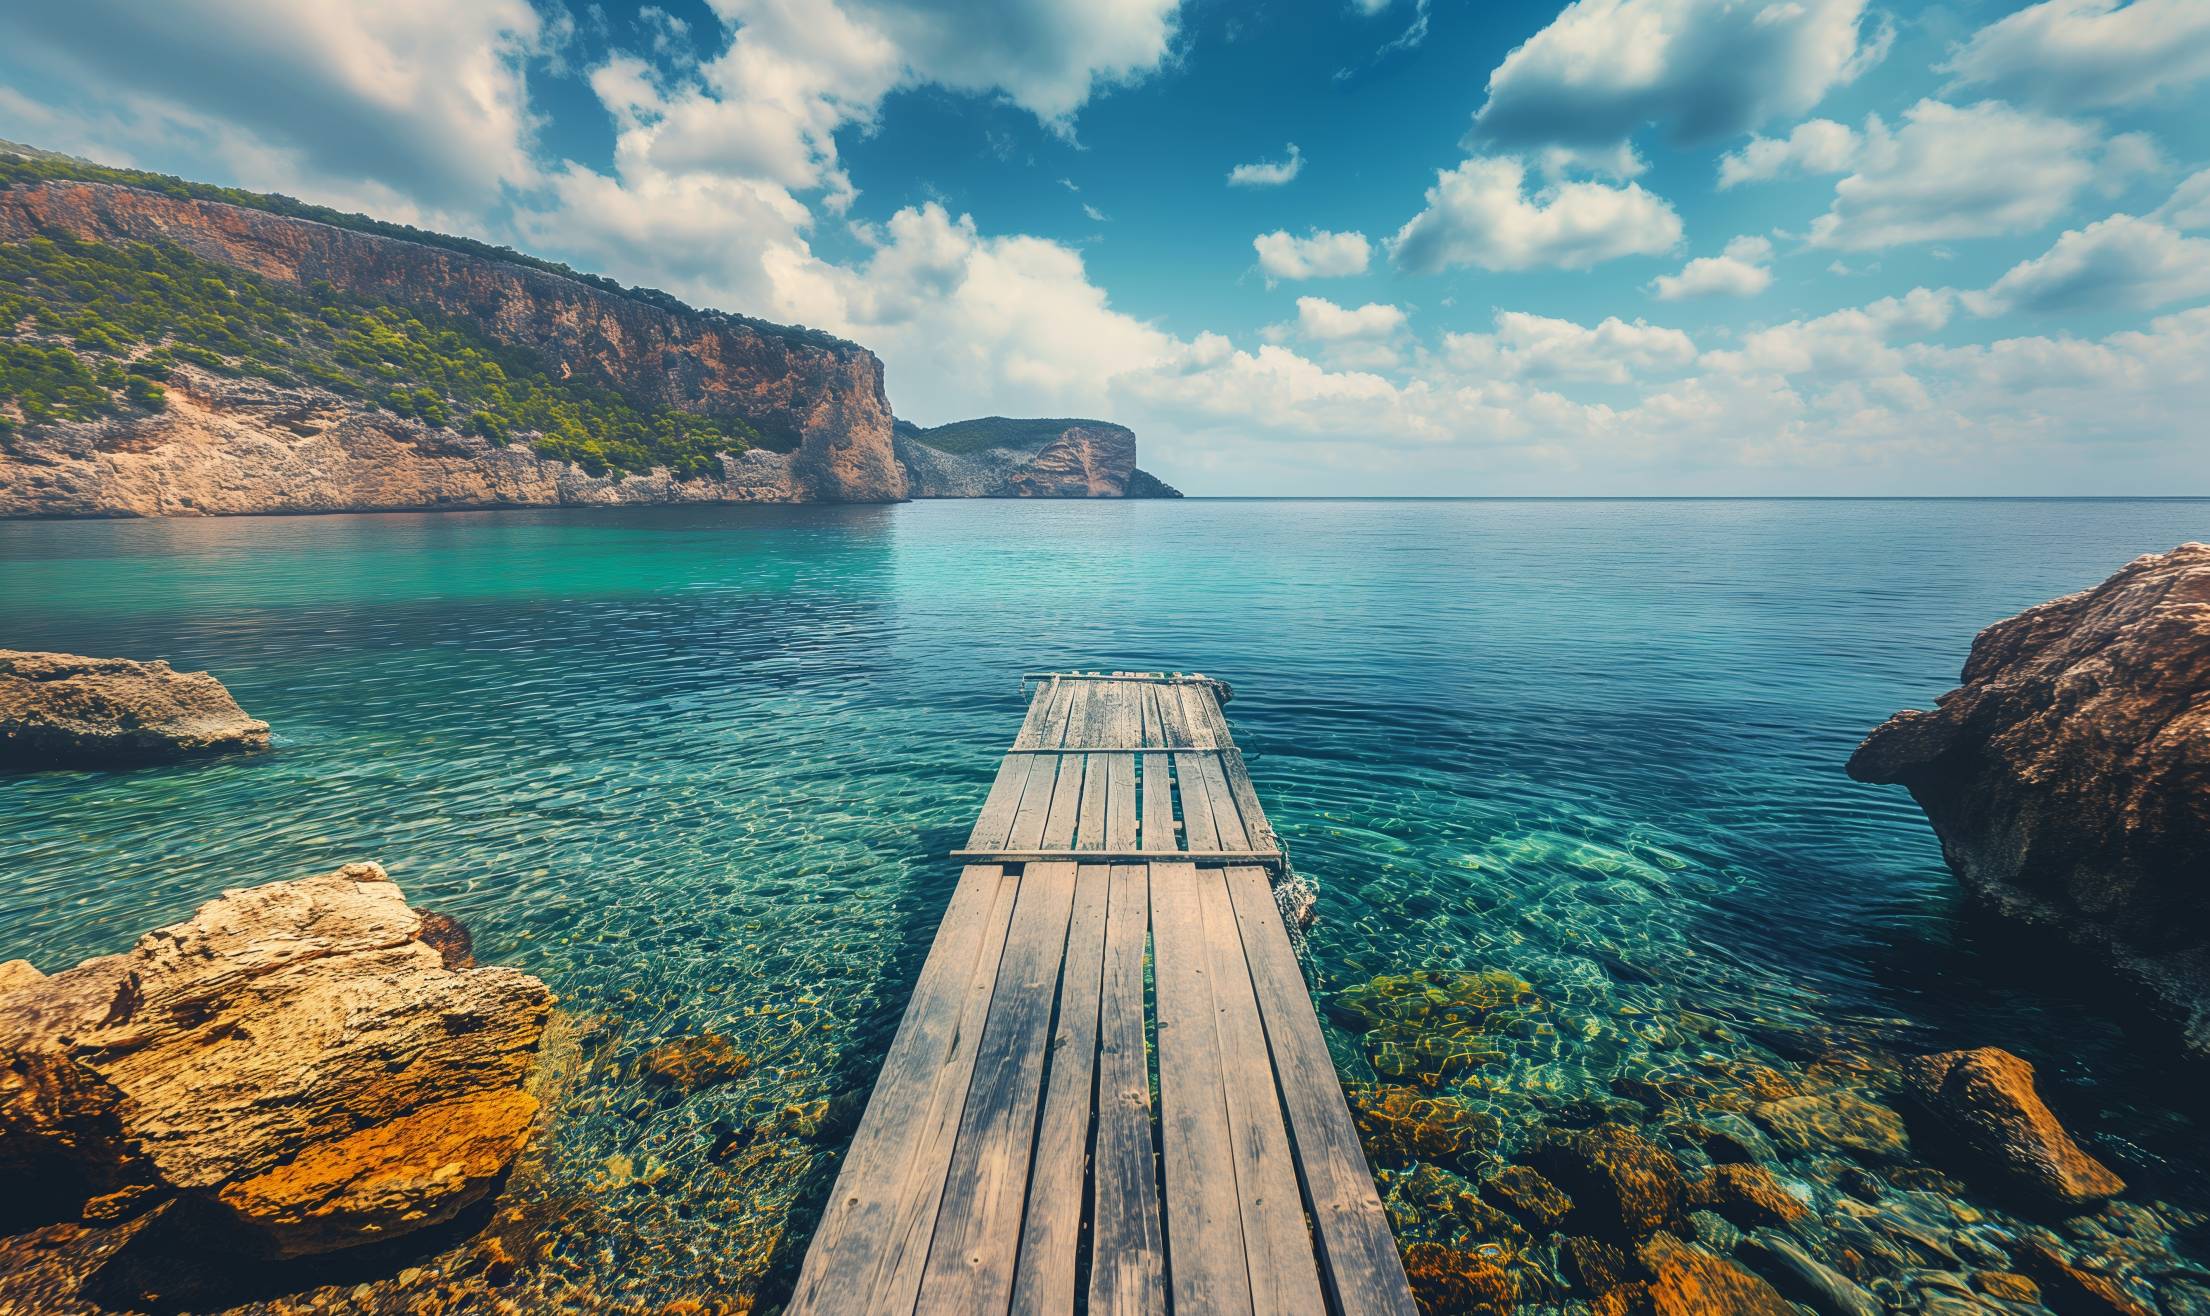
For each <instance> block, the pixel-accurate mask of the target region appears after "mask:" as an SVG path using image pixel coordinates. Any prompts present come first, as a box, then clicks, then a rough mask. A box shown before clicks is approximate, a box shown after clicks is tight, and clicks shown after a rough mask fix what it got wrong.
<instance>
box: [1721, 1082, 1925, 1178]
mask: <svg viewBox="0 0 2210 1316" xmlns="http://www.w3.org/2000/svg"><path fill="white" fill-rule="evenodd" d="M1750 1114H1751V1116H1753V1117H1754V1118H1755V1119H1756V1120H1757V1122H1758V1123H1760V1124H1762V1125H1764V1126H1765V1129H1766V1131H1767V1132H1768V1133H1770V1134H1772V1136H1773V1141H1775V1142H1777V1143H1779V1144H1780V1145H1781V1146H1783V1147H1785V1148H1787V1149H1788V1150H1789V1151H1791V1152H1794V1153H1796V1154H1797V1155H1808V1154H1811V1153H1814V1152H1824V1151H1835V1150H1842V1151H1852V1152H1856V1153H1857V1154H1858V1155H1860V1156H1865V1157H1868V1158H1870V1159H1873V1160H1881V1161H1900V1160H1903V1159H1905V1158H1907V1157H1908V1156H1909V1155H1910V1152H1911V1139H1910V1134H1909V1132H1908V1130H1907V1129H1906V1128H1905V1127H1904V1124H1903V1117H1902V1116H1901V1115H1898V1114H1896V1113H1895V1112H1894V1111H1892V1110H1890V1109H1888V1108H1887V1107H1886V1106H1883V1105H1881V1104H1880V1103H1879V1102H1877V1101H1874V1100H1872V1099H1871V1098H1869V1097H1862V1096H1859V1095H1857V1094H1856V1093H1854V1092H1847V1091H1842V1090H1839V1089H1837V1090H1835V1091H1832V1092H1817V1093H1806V1094H1805V1095H1803V1096H1800V1097H1789V1098H1787V1099H1786V1100H1783V1101H1768V1102H1766V1103H1764V1104H1763V1105H1760V1106H1753V1107H1751V1108H1750Z"/></svg>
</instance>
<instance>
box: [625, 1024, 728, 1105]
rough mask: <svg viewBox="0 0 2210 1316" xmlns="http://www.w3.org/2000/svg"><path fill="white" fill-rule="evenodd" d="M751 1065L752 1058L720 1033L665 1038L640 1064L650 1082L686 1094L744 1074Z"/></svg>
mask: <svg viewBox="0 0 2210 1316" xmlns="http://www.w3.org/2000/svg"><path fill="white" fill-rule="evenodd" d="M751 1068H752V1058H751V1057H750V1056H748V1055H746V1054H745V1053H744V1052H742V1051H739V1050H738V1049H737V1044H736V1043H734V1042H732V1041H730V1040H729V1039H728V1038H727V1037H724V1036H722V1035H721V1034H720V1033H703V1034H701V1035H699V1036H697V1037H679V1038H677V1039H675V1040H674V1041H671V1042H662V1043H661V1044H660V1045H658V1046H656V1047H654V1048H652V1049H651V1050H650V1051H647V1052H645V1056H644V1059H643V1060H642V1061H641V1062H640V1063H639V1064H638V1071H639V1072H640V1073H642V1074H643V1075H644V1079H645V1081H646V1082H647V1083H650V1084H652V1085H654V1086H655V1087H660V1088H665V1089H668V1090H669V1091H672V1092H675V1093H678V1094H680V1095H682V1096H689V1095H690V1094H691V1093H693V1092H697V1091H699V1090H700V1089H702V1088H709V1087H713V1086H714V1085H716V1084H719V1083H727V1082H730V1081H731V1080H733V1079H737V1078H741V1077H743V1076H744V1073H745V1071H747V1070H749V1069H751Z"/></svg>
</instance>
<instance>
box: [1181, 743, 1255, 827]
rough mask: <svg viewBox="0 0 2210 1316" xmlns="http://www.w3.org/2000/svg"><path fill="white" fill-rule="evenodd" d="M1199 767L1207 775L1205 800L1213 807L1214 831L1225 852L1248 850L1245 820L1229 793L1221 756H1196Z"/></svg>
mask: <svg viewBox="0 0 2210 1316" xmlns="http://www.w3.org/2000/svg"><path fill="white" fill-rule="evenodd" d="M1194 757H1195V758H1196V759H1197V761H1198V767H1199V768H1200V769H1201V770H1202V771H1203V772H1204V774H1205V798H1206V799H1207V800H1208V801H1209V802H1210V803H1211V805H1212V822H1213V830H1214V831H1215V832H1216V833H1217V834H1218V835H1219V837H1220V848H1221V849H1223V850H1248V849H1250V848H1251V842H1250V838H1249V837H1247V836H1246V835H1245V834H1244V831H1243V819H1242V817H1241V815H1240V814H1239V813H1238V812H1237V810H1236V807H1235V798H1234V797H1233V796H1231V795H1230V794H1229V793H1228V777H1227V774H1226V773H1225V772H1224V771H1222V769H1221V765H1220V760H1221V758H1222V757H1223V756H1222V755H1219V754H1198V755H1195V756H1194Z"/></svg>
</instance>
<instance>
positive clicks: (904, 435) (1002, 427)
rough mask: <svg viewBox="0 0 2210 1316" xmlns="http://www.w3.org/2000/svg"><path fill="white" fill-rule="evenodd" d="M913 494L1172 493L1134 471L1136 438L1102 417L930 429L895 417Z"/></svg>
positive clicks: (992, 421) (1126, 495) (969, 423)
mask: <svg viewBox="0 0 2210 1316" xmlns="http://www.w3.org/2000/svg"><path fill="white" fill-rule="evenodd" d="M897 454H898V460H899V462H900V463H901V464H902V465H904V467H905V468H906V475H907V484H908V490H909V492H910V493H911V495H912V496H913V497H915V498H1138V497H1149V498H1161V497H1164V498H1177V497H1180V494H1178V493H1177V492H1176V491H1175V490H1174V489H1173V488H1172V487H1170V486H1168V485H1167V484H1165V483H1163V482H1162V481H1160V480H1159V479H1157V478H1156V477H1155V476H1152V475H1150V474H1149V473H1148V472H1144V471H1140V470H1138V469H1136V435H1135V432H1134V431H1132V430H1130V429H1128V428H1127V427H1126V426H1123V425H1114V424H1110V423H1108V422H1105V421H1101V420H1008V419H1005V418H1003V417H998V416H991V417H987V418H985V419H982V420H972V421H958V422H954V423H953V424H950V425H940V426H937V427H936V428H934V429H921V428H919V427H918V426H915V425H910V424H907V423H906V422H904V421H900V422H898V427H897Z"/></svg>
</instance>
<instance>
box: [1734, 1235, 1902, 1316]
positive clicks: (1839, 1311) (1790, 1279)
mask: <svg viewBox="0 0 2210 1316" xmlns="http://www.w3.org/2000/svg"><path fill="white" fill-rule="evenodd" d="M1742 1259H1743V1260H1744V1261H1747V1262H1748V1263H1749V1264H1750V1265H1751V1267H1753V1268H1754V1269H1756V1270H1757V1272H1758V1273H1759V1274H1761V1275H1763V1276H1764V1277H1765V1278H1766V1279H1768V1280H1771V1281H1772V1283H1773V1286H1774V1287H1775V1288H1777V1289H1779V1290H1780V1291H1781V1292H1782V1293H1783V1294H1785V1295H1787V1296H1788V1297H1791V1298H1794V1299H1795V1300H1796V1301H1798V1302H1801V1303H1803V1304H1804V1305H1805V1306H1808V1307H1810V1308H1812V1309H1813V1310H1814V1311H1817V1312H1818V1313H1819V1314H1820V1316H1880V1311H1881V1307H1880V1302H1879V1300H1878V1299H1877V1298H1874V1297H1873V1296H1872V1295H1871V1294H1870V1293H1867V1292H1866V1291H1865V1290H1864V1288H1863V1287H1862V1286H1860V1285H1859V1284H1858V1283H1857V1282H1856V1281H1855V1280H1852V1279H1850V1278H1849V1277H1848V1276H1846V1275H1844V1274H1842V1273H1841V1272H1840V1271H1838V1270H1835V1269H1834V1268H1832V1267H1831V1266H1827V1265H1825V1264H1823V1263H1821V1262H1819V1261H1817V1260H1815V1259H1814V1258H1813V1257H1812V1256H1811V1254H1810V1253H1808V1252H1805V1251H1804V1250H1803V1249H1802V1248H1801V1247H1799V1246H1797V1244H1796V1242H1795V1240H1794V1239H1792V1238H1789V1237H1788V1236H1787V1235H1785V1234H1782V1233H1780V1232H1778V1231H1777V1230H1772V1229H1759V1230H1756V1231H1754V1232H1752V1233H1751V1234H1750V1235H1749V1237H1747V1238H1745V1239H1743V1240H1742Z"/></svg>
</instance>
